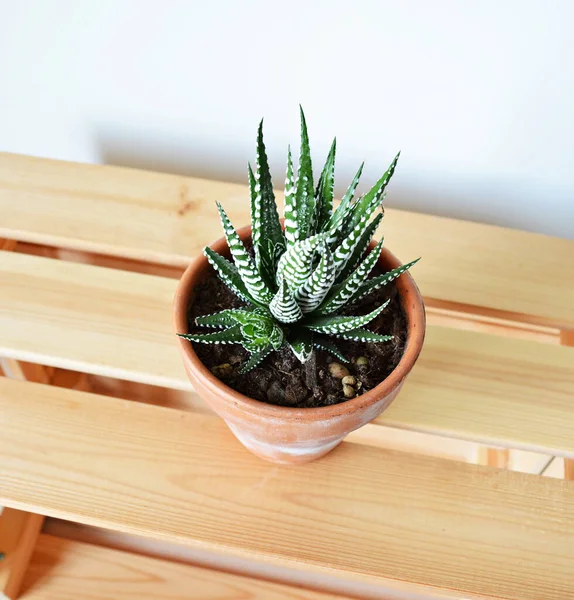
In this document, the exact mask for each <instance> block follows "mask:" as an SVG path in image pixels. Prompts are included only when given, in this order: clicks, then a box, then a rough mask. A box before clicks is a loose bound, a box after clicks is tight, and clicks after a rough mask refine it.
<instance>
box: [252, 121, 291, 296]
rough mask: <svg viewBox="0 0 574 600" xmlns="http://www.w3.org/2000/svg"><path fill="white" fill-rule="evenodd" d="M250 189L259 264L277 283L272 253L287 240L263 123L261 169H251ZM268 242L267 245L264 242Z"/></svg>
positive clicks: (259, 149)
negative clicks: (272, 176) (273, 248)
mask: <svg viewBox="0 0 574 600" xmlns="http://www.w3.org/2000/svg"><path fill="white" fill-rule="evenodd" d="M249 186H250V189H251V225H252V240H253V249H254V252H255V264H256V265H257V268H258V269H259V273H260V274H261V276H262V277H263V279H264V280H265V281H266V282H267V283H268V284H270V283H271V282H273V281H274V274H275V263H274V255H270V253H269V244H268V243H267V242H271V246H272V247H274V246H280V247H283V248H284V247H285V238H284V236H283V230H282V229H281V223H280V221H279V213H278V211H277V204H276V202H275V194H274V192H273V183H272V181H271V173H270V171H269V162H268V160H267V154H266V152H265V144H264V142H263V120H262V121H261V122H260V123H259V128H258V130H257V170H256V173H255V175H254V174H253V171H252V169H251V166H249ZM263 240H265V243H262V242H263Z"/></svg>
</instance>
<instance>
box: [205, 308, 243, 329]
mask: <svg viewBox="0 0 574 600" xmlns="http://www.w3.org/2000/svg"><path fill="white" fill-rule="evenodd" d="M252 314H253V313H252V311H249V310H243V309H240V308H237V309H235V308H230V309H226V310H221V311H219V312H216V313H212V314H210V315H203V316H201V317H197V318H196V319H195V323H196V325H199V326H200V327H229V326H233V325H235V324H236V323H241V322H242V321H243V320H244V319H245V318H247V317H248V316H250V315H252Z"/></svg>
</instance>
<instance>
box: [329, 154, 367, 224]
mask: <svg viewBox="0 0 574 600" xmlns="http://www.w3.org/2000/svg"><path fill="white" fill-rule="evenodd" d="M364 166H365V163H362V164H361V166H360V167H359V170H358V171H357V173H356V174H355V177H353V181H351V184H350V185H349V187H348V188H347V191H346V192H345V195H344V196H343V198H342V199H341V202H340V204H339V206H337V208H336V209H335V212H334V213H333V215H332V216H331V218H330V219H329V221H328V222H327V224H326V225H325V227H324V230H325V231H333V232H337V231H338V230H339V228H340V226H341V225H342V223H343V222H344V220H345V217H346V216H347V215H348V214H349V210H350V208H351V200H352V199H353V196H354V195H355V190H356V189H357V185H359V179H360V178H361V174H362V173H363V167H364Z"/></svg>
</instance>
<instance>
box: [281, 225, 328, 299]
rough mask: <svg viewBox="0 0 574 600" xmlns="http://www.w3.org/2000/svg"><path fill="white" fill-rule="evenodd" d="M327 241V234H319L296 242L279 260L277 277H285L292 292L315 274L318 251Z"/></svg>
mask: <svg viewBox="0 0 574 600" xmlns="http://www.w3.org/2000/svg"><path fill="white" fill-rule="evenodd" d="M324 241H325V234H317V235H314V236H311V237H310V238H307V239H305V240H300V241H299V242H296V243H295V244H294V245H293V246H291V248H289V250H287V252H285V254H283V256H282V257H281V259H280V260H279V264H278V265H277V277H278V278H281V277H284V278H285V280H286V281H287V284H288V285H289V287H290V288H291V291H293V292H295V291H296V290H298V289H299V288H300V287H301V286H302V285H303V284H304V283H305V282H306V281H307V279H308V278H309V276H310V275H311V273H312V272H313V258H314V256H315V251H316V249H317V248H318V247H319V246H320V245H321V244H322V243H323V242H324Z"/></svg>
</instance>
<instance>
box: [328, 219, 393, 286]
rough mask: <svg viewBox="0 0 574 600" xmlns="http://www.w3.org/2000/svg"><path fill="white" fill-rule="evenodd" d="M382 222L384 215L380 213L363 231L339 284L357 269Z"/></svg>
mask: <svg viewBox="0 0 574 600" xmlns="http://www.w3.org/2000/svg"><path fill="white" fill-rule="evenodd" d="M382 220H383V214H382V213H379V214H378V215H375V218H374V219H373V220H372V221H369V223H367V226H366V227H365V230H364V231H363V233H361V236H360V237H359V241H358V242H357V245H356V246H355V249H354V250H353V252H351V254H350V256H349V258H348V259H347V262H346V264H345V266H344V267H343V268H342V269H341V272H340V273H339V276H338V277H337V281H338V282H340V281H343V280H344V279H346V278H347V277H348V276H349V275H350V274H351V273H352V272H353V271H354V269H356V268H357V265H358V264H359V263H360V262H361V258H363V254H365V251H366V250H367V248H368V247H369V244H370V242H371V240H372V239H373V236H374V235H375V232H376V231H377V229H378V227H379V224H380V223H381V221H382Z"/></svg>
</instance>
